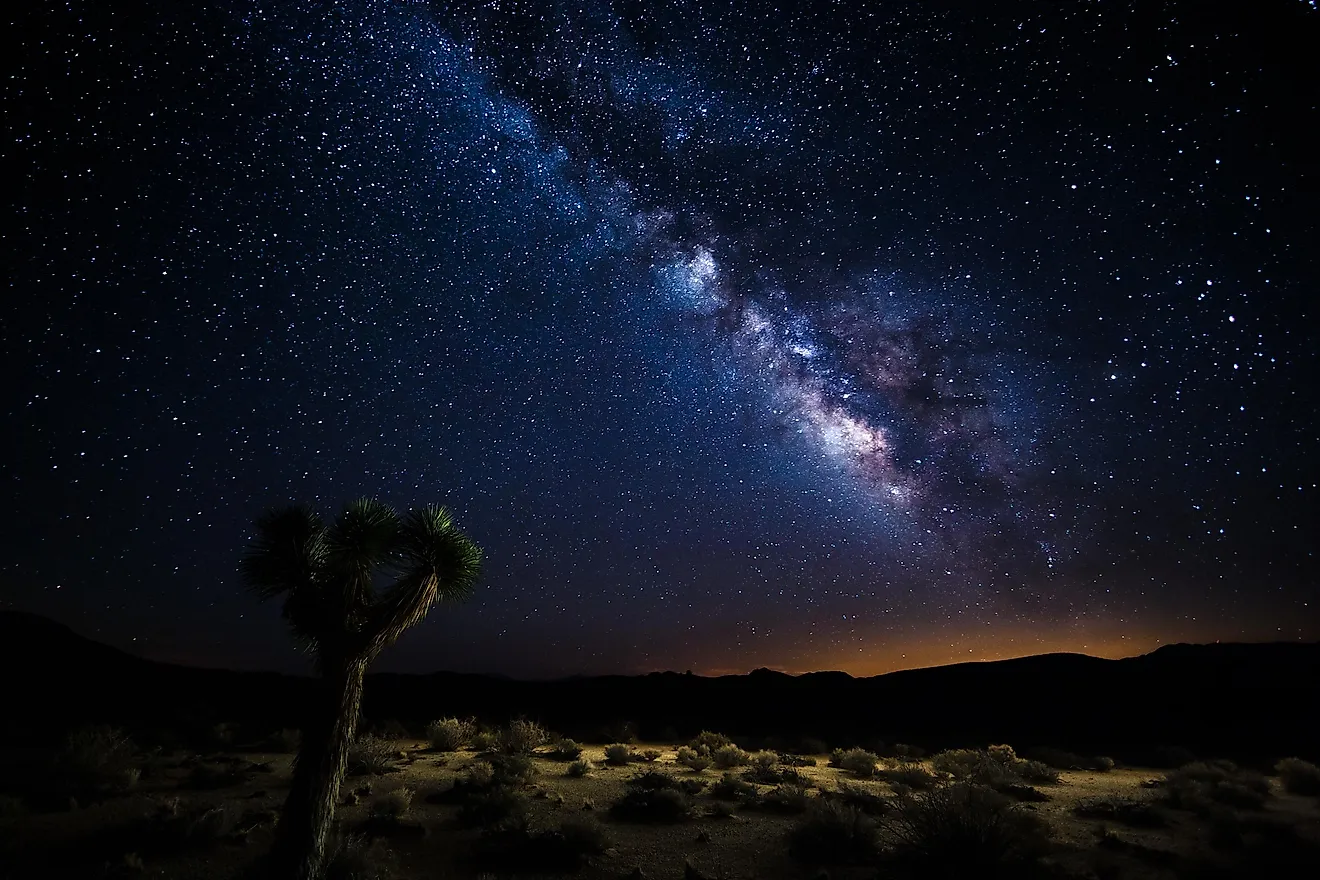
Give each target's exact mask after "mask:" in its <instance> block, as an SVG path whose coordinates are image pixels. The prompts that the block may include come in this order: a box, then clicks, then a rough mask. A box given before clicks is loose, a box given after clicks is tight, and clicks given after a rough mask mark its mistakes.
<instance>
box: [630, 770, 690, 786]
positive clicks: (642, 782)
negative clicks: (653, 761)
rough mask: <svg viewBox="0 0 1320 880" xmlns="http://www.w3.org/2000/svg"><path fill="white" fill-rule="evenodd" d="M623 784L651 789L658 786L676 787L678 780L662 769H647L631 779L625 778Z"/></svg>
mask: <svg viewBox="0 0 1320 880" xmlns="http://www.w3.org/2000/svg"><path fill="white" fill-rule="evenodd" d="M624 785H628V786H632V787H633V788H645V789H652V790H654V789H660V788H673V789H677V788H678V780H677V779H675V778H674V777H672V776H670V775H669V774H668V773H665V772H664V771H663V770H647V771H646V772H645V773H638V774H637V775H636V776H634V777H632V778H631V779H628V780H626V781H625V782H624Z"/></svg>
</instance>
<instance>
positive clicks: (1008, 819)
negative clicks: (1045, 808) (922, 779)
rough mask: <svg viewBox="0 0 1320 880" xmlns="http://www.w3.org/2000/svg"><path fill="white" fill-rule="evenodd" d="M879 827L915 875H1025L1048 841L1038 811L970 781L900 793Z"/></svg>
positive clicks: (900, 860) (959, 877)
mask: <svg viewBox="0 0 1320 880" xmlns="http://www.w3.org/2000/svg"><path fill="white" fill-rule="evenodd" d="M881 831H882V834H883V836H884V838H885V840H886V841H887V842H888V843H889V844H890V847H891V851H892V855H893V857H894V859H895V861H896V862H897V863H899V864H900V865H903V866H904V867H905V868H907V869H908V870H909V871H910V872H911V873H912V874H914V875H917V876H921V877H926V878H949V880H954V878H958V880H961V878H965V877H987V876H989V877H1019V876H1024V875H1026V874H1029V873H1030V871H1031V870H1032V869H1033V868H1034V867H1035V866H1036V863H1037V860H1038V858H1039V857H1040V855H1041V854H1042V853H1043V852H1044V851H1045V847H1046V845H1047V842H1048V827H1047V826H1046V825H1045V823H1044V822H1043V821H1042V820H1041V819H1040V818H1039V817H1038V816H1036V815H1035V814H1033V813H1031V812H1028V811H1026V810H1023V809H1022V808H1021V807H1018V806H1017V805H1015V804H1013V803H1011V802H1010V801H1008V799H1006V798H1004V797H1003V796H1002V795H999V794H997V793H995V792H994V791H991V790H990V789H988V788H985V787H984V786H979V785H972V784H967V783H957V784H954V785H950V786H946V787H944V788H938V789H936V790H934V791H932V792H929V793H927V794H924V795H919V796H909V797H904V798H899V799H898V801H897V803H896V804H895V805H894V810H893V811H892V812H891V813H890V814H889V815H888V816H887V817H886V818H885V821H884V822H883V824H882V826H881Z"/></svg>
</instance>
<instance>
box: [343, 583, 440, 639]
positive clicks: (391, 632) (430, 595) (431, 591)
mask: <svg viewBox="0 0 1320 880" xmlns="http://www.w3.org/2000/svg"><path fill="white" fill-rule="evenodd" d="M439 587H440V577H439V575H438V574H437V573H436V572H434V571H430V572H424V573H418V574H414V575H411V576H409V577H406V578H404V579H402V580H401V581H400V582H399V583H398V584H396V585H395V586H394V588H393V589H391V590H390V591H389V592H388V593H386V594H385V595H384V596H382V597H381V599H380V600H379V601H378V602H377V603H376V604H375V605H374V606H373V607H372V609H371V612H370V614H369V616H368V618H367V623H366V625H365V626H364V627H363V629H362V635H363V637H364V644H363V651H364V652H365V653H364V656H366V657H375V656H376V655H377V654H379V653H380V652H381V651H383V650H384V649H385V648H386V647H387V646H389V645H390V644H392V643H393V642H394V641H395V640H396V639H398V638H399V636H401V635H403V631H404V630H406V629H407V628H408V627H410V626H412V625H413V624H415V623H417V622H418V621H420V620H421V619H422V618H423V617H425V616H426V612H427V611H429V610H431V606H432V605H434V604H435V600H436V597H437V595H438V593H439Z"/></svg>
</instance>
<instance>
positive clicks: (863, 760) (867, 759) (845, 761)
mask: <svg viewBox="0 0 1320 880" xmlns="http://www.w3.org/2000/svg"><path fill="white" fill-rule="evenodd" d="M879 763H880V759H879V758H878V757H876V755H875V753H874V752H868V751H867V750H866V749H849V750H848V751H846V752H844V753H843V754H842V755H841V756H840V757H839V767H841V768H842V769H844V770H847V771H848V772H849V773H851V774H853V775H854V776H856V777H858V778H861V779H870V778H871V777H872V776H874V775H875V768H876V765H877V764H879Z"/></svg>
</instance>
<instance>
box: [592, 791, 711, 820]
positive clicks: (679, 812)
mask: <svg viewBox="0 0 1320 880" xmlns="http://www.w3.org/2000/svg"><path fill="white" fill-rule="evenodd" d="M610 814H611V815H613V816H615V817H617V818H619V819H623V820H624V821H627V822H681V821H683V820H684V819H686V818H688V817H689V816H690V815H691V814H692V801H691V799H690V798H689V797H688V796H687V795H686V794H685V793H683V792H682V791H679V790H678V789H676V788H637V787H630V788H629V789H628V790H627V791H626V792H625V793H624V795H623V797H621V798H619V800H617V801H615V802H614V804H613V805H612V806H611V807H610Z"/></svg>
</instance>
